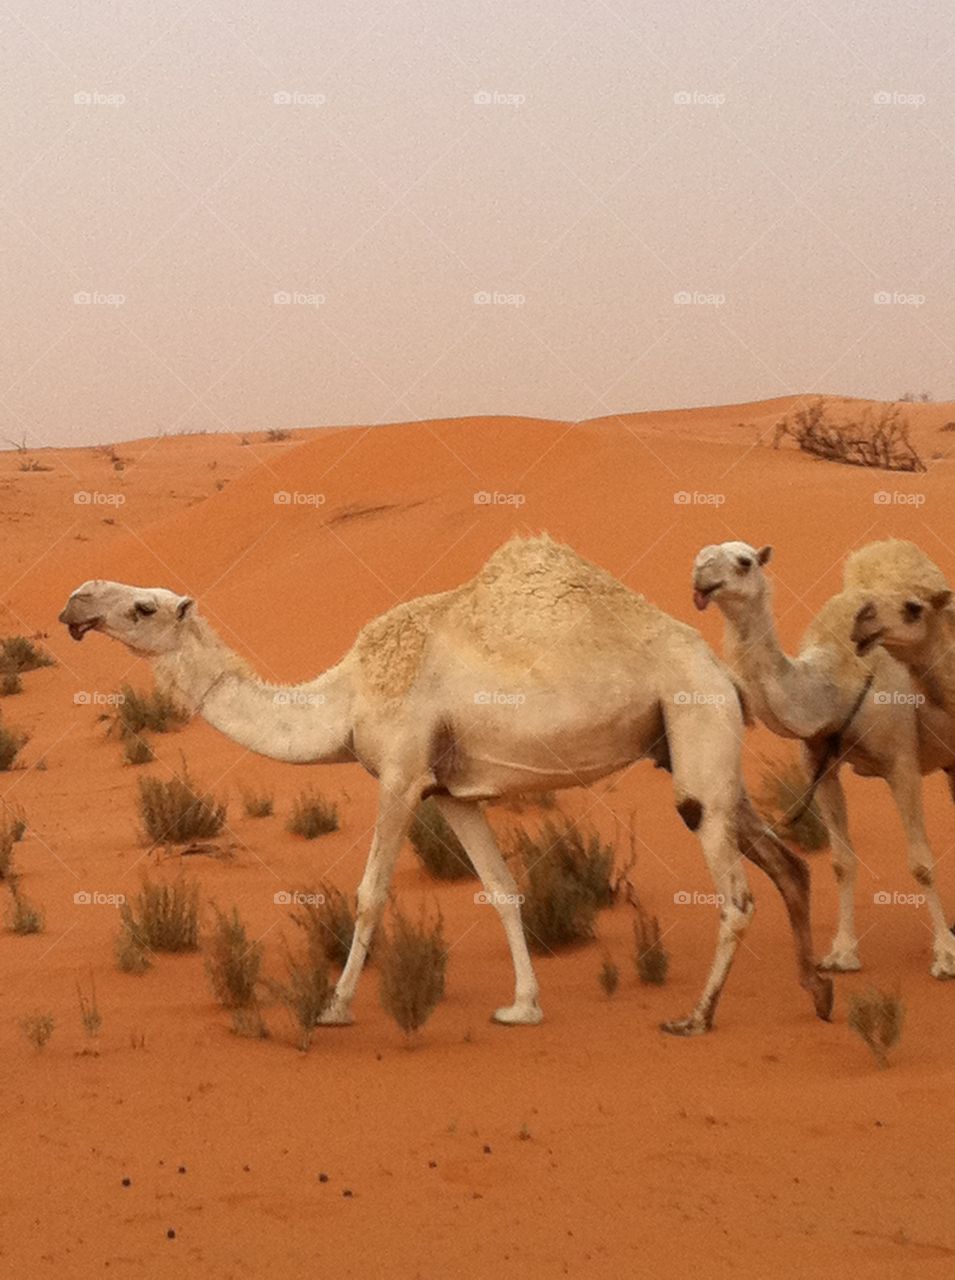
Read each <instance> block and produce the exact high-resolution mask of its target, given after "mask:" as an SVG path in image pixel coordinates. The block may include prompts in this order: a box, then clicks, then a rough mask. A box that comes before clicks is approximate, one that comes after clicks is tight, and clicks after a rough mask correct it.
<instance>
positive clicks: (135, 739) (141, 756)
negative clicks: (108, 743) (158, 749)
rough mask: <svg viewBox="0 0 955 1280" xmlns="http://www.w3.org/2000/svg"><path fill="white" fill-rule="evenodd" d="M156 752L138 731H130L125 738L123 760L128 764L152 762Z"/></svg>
mask: <svg viewBox="0 0 955 1280" xmlns="http://www.w3.org/2000/svg"><path fill="white" fill-rule="evenodd" d="M155 759H156V753H155V751H153V749H152V747H151V746H150V745H149V743H148V742H147V741H146V739H145V738H141V737H140V736H139V734H138V733H129V734H127V735H126V736H125V737H124V739H123V760H124V761H125V762H126V764H131V765H138V764H152V762H153V761H154V760H155Z"/></svg>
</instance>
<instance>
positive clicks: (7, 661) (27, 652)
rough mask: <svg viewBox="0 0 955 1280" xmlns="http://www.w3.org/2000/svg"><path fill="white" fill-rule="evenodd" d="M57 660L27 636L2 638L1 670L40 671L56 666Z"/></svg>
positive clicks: (0, 650) (0, 649) (0, 648)
mask: <svg viewBox="0 0 955 1280" xmlns="http://www.w3.org/2000/svg"><path fill="white" fill-rule="evenodd" d="M54 666H56V662H55V660H54V659H53V658H52V657H51V656H50V654H48V653H47V652H46V650H45V649H42V648H40V646H39V645H36V644H34V643H33V641H32V640H30V639H28V638H27V637H26V636H6V637H5V638H4V639H3V640H0V671H15V672H20V671H38V670H39V669H40V667H54Z"/></svg>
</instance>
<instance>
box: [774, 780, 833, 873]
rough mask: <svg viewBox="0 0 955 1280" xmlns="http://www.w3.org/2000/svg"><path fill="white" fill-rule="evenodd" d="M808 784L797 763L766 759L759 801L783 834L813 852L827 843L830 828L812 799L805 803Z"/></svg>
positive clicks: (823, 847)
mask: <svg viewBox="0 0 955 1280" xmlns="http://www.w3.org/2000/svg"><path fill="white" fill-rule="evenodd" d="M811 785H812V784H811V782H810V780H809V779H808V778H807V777H806V775H805V773H804V772H803V769H802V767H801V766H800V765H798V764H792V763H791V764H783V765H775V764H772V763H770V762H769V761H766V762H765V769H764V771H763V785H762V791H761V793H760V797H759V800H760V805H761V806H762V807H763V808H765V809H767V810H768V812H769V813H770V814H771V815H772V817H773V821H774V824H775V826H776V827H777V828H778V829H779V830H780V832H781V834H782V835H783V836H784V837H786V836H788V837H791V838H792V839H793V840H794V841H795V843H796V844H798V845H799V847H800V848H801V849H804V850H805V851H806V852H807V853H816V852H818V850H820V849H825V848H826V846H827V845H828V844H829V829H828V828H827V826H826V824H825V822H823V820H822V814H821V813H820V812H819V808H818V806H817V805H816V802H815V800H811V801H810V803H809V804H808V805H807V804H806V796H807V795H808V793H809V788H810V786H811Z"/></svg>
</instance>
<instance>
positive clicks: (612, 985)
mask: <svg viewBox="0 0 955 1280" xmlns="http://www.w3.org/2000/svg"><path fill="white" fill-rule="evenodd" d="M597 981H598V982H599V983H600V986H601V989H602V990H603V992H604V995H607V996H613V995H616V993H617V988H618V987H619V986H620V970H619V969H618V968H617V966H616V965H615V964H614V962H613V961H612V960H611V959H610V957H609V956H604V960H603V964H602V965H601V966H600V970H599V971H598V973H597Z"/></svg>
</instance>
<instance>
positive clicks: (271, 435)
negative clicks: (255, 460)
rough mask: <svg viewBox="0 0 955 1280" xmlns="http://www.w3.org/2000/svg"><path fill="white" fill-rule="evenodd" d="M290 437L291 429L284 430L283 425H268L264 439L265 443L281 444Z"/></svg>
mask: <svg viewBox="0 0 955 1280" xmlns="http://www.w3.org/2000/svg"><path fill="white" fill-rule="evenodd" d="M291 439H292V433H291V431H288V430H286V428H285V427H269V429H268V431H266V433H265V440H266V443H267V444H281V443H282V442H283V441H285V440H291Z"/></svg>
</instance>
